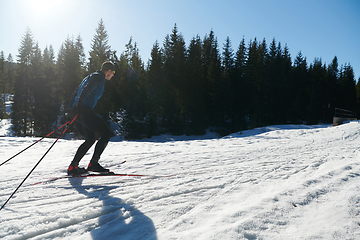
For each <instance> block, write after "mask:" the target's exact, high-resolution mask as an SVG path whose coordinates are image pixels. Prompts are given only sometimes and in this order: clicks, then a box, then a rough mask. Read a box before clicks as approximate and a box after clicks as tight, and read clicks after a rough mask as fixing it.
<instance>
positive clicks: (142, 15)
mask: <svg viewBox="0 0 360 240" xmlns="http://www.w3.org/2000/svg"><path fill="white" fill-rule="evenodd" d="M0 11H1V12H0V29H1V37H0V51H3V52H4V55H5V58H7V56H8V55H9V54H10V53H11V54H12V56H13V59H14V61H16V59H17V57H16V55H17V54H18V49H19V47H20V43H21V39H22V37H23V36H24V34H25V32H26V29H27V28H29V29H30V30H31V32H32V34H33V39H34V40H35V41H36V42H38V44H39V47H40V48H41V50H42V51H43V50H44V49H45V47H46V46H48V47H49V46H50V45H52V47H53V49H54V51H55V54H56V56H57V54H58V51H59V49H60V46H61V44H62V43H63V42H64V41H65V40H66V38H67V37H70V38H72V37H73V38H74V39H76V37H77V36H79V35H80V37H81V38H82V40H83V46H84V49H85V52H86V53H87V54H88V52H89V51H90V48H91V40H92V39H93V37H94V35H95V31H96V28H97V27H98V24H99V22H100V19H103V22H104V25H105V29H106V30H107V33H108V35H109V45H110V46H111V48H112V49H113V50H116V51H117V53H118V55H120V54H121V53H122V52H123V51H125V44H127V43H128V42H129V40H130V37H132V38H133V41H134V42H136V43H137V46H138V49H139V51H140V56H141V58H142V60H143V61H144V63H145V64H146V63H147V62H148V60H149V58H150V53H151V49H152V47H153V45H154V43H155V42H156V41H158V42H159V43H160V44H161V45H162V43H163V41H164V39H165V37H166V35H168V34H171V32H172V30H173V28H174V25H175V24H176V25H177V27H178V30H179V32H180V33H181V34H182V35H183V37H184V39H185V41H186V45H187V46H189V43H190V40H191V39H192V38H193V37H195V36H196V35H199V36H200V37H201V38H202V39H203V38H204V37H205V36H206V34H209V33H210V31H211V30H213V31H214V33H215V36H216V37H217V39H218V43H219V50H222V47H223V44H224V43H225V40H226V38H227V37H229V38H230V40H231V43H232V49H233V50H234V51H236V50H237V49H238V46H239V44H240V42H241V40H242V38H244V39H245V42H246V43H247V44H248V43H249V42H250V41H251V40H254V39H255V38H256V39H257V40H259V41H262V40H263V39H265V40H266V42H267V44H268V45H269V44H270V43H271V41H272V40H273V39H274V38H275V40H276V42H277V43H279V42H280V43H281V45H282V46H283V47H284V46H285V44H286V45H287V46H288V48H289V50H290V54H291V57H292V59H294V58H295V57H296V56H297V54H298V53H299V52H300V51H301V53H302V55H303V56H305V57H306V59H307V62H308V64H310V63H313V62H314V59H315V58H321V60H322V63H323V64H326V65H328V64H330V63H331V61H332V60H333V58H334V57H335V56H337V58H338V62H339V67H340V66H341V65H345V64H350V65H351V66H352V67H353V69H354V73H355V79H356V80H358V79H359V77H360V44H359V40H360V1H358V0H342V1H338V0H301V1H298V0H271V1H270V0H251V1H250V0H246V1H245V0H221V1H220V0H218V1H215V0H183V1H180V0H177V1H173V0H153V1H149V0H131V1H126V0H102V1H98V0H51V1H49V0H12V1H8V0H0Z"/></svg>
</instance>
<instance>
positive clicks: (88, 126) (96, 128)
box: [67, 61, 115, 175]
mask: <svg viewBox="0 0 360 240" xmlns="http://www.w3.org/2000/svg"><path fill="white" fill-rule="evenodd" d="M114 74H115V65H114V64H113V63H112V62H109V61H107V62H104V63H103V64H102V65H101V69H100V70H98V71H96V72H94V73H91V74H90V75H88V76H87V77H85V78H84V79H83V80H82V82H81V84H80V85H79V86H78V88H77V89H76V90H75V92H74V93H73V95H72V96H71V100H70V103H69V116H70V117H71V118H72V119H73V118H74V117H75V116H76V114H78V116H77V118H76V120H75V121H74V124H75V127H76V129H77V130H78V131H79V133H80V134H81V135H82V136H83V137H84V138H85V142H84V143H83V144H81V145H80V147H79V148H78V150H77V152H76V154H75V156H74V159H73V160H72V162H71V164H70V166H69V168H68V170H67V174H68V175H76V174H82V173H86V172H87V171H94V172H109V169H105V168H103V167H102V166H101V165H100V164H99V159H100V155H101V154H102V153H103V151H104V149H105V147H106V146H107V144H108V142H109V141H110V138H112V137H113V136H115V134H114V132H113V131H112V130H111V129H110V128H109V126H108V125H107V124H106V122H105V121H104V120H103V119H101V118H100V117H99V116H98V115H97V114H96V113H95V112H94V107H95V105H96V103H97V101H98V100H99V99H100V97H101V96H102V94H103V91H104V86H105V81H106V80H110V79H111V78H112V77H113V76H114ZM96 140H98V142H97V143H96V145H95V150H94V153H93V156H92V158H91V160H90V163H89V165H88V168H87V169H85V168H80V167H79V162H80V160H81V159H82V158H83V157H84V155H85V154H86V153H87V151H88V150H89V149H90V148H91V146H92V145H93V144H94V143H95V141H96Z"/></svg>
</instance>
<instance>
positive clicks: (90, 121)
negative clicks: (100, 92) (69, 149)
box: [71, 106, 115, 166]
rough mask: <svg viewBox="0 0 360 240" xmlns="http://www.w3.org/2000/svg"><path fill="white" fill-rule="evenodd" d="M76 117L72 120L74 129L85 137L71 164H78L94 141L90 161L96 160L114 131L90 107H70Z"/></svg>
mask: <svg viewBox="0 0 360 240" xmlns="http://www.w3.org/2000/svg"><path fill="white" fill-rule="evenodd" d="M76 112H77V113H78V117H77V118H76V120H75V121H74V124H75V127H76V129H77V130H78V131H79V133H80V134H81V135H82V136H83V137H84V138H85V142H84V143H83V144H81V145H80V147H79V148H78V150H77V152H76V154H75V156H74V159H73V161H72V162H71V165H73V166H78V165H79V162H80V160H81V159H82V158H83V157H84V156H85V154H86V153H87V151H88V150H89V149H90V148H91V146H92V145H93V144H94V143H95V141H96V140H98V142H97V143H96V145H95V151H94V154H93V156H92V158H91V162H93V163H95V162H98V161H99V159H100V155H101V154H102V153H103V151H104V149H105V148H106V146H107V144H108V142H109V141H110V138H112V137H113V136H115V134H114V132H113V131H112V130H111V129H110V128H109V126H108V125H107V124H106V122H105V121H104V120H103V119H102V118H100V117H99V116H98V115H97V114H96V113H95V112H94V111H93V110H92V109H91V108H89V107H87V106H82V107H80V108H79V109H72V111H71V115H73V117H75V115H76Z"/></svg>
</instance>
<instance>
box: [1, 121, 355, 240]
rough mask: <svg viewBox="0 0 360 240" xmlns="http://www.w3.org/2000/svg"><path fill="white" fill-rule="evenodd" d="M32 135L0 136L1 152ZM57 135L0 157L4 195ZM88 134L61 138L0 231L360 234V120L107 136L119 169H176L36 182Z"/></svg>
mask: <svg viewBox="0 0 360 240" xmlns="http://www.w3.org/2000/svg"><path fill="white" fill-rule="evenodd" d="M36 140H37V139H34V138H15V137H3V138H0V156H2V157H1V158H2V160H1V162H2V161H4V160H6V159H8V158H10V157H11V156H13V155H14V154H16V153H17V152H19V151H20V150H22V149H23V148H25V147H27V146H28V145H30V144H32V143H33V142H34V141H36ZM54 141H55V139H44V140H43V141H41V142H39V143H38V144H36V145H34V146H33V147H32V148H31V149H29V150H27V151H26V152H24V153H22V154H21V155H19V156H17V157H16V158H14V159H13V160H11V161H10V162H9V163H7V164H5V165H4V166H1V168H2V169H1V170H2V171H3V174H2V177H1V180H0V182H1V184H0V201H1V204H2V203H3V202H5V201H6V200H7V198H8V197H9V196H10V194H11V193H12V192H13V191H14V190H15V188H16V187H17V186H18V184H20V182H21V180H22V179H23V178H24V177H25V176H26V174H27V173H28V172H29V171H30V170H31V168H32V167H33V166H34V165H35V164H36V162H37V161H38V160H39V159H40V158H41V156H42V155H43V154H44V153H45V152H46V150H47V149H48V148H49V147H50V145H51V144H52V143H53V142H54ZM81 142H82V141H72V140H59V142H58V143H56V145H55V146H54V148H53V150H51V151H50V152H49V154H48V155H47V156H46V157H45V158H44V160H43V162H41V163H40V165H39V166H38V167H37V168H36V170H35V171H34V172H33V174H32V175H31V176H30V178H29V179H28V180H27V181H26V182H25V183H24V185H23V186H22V187H21V188H20V189H19V191H18V192H17V193H16V194H15V195H14V197H13V198H12V199H11V200H10V201H9V203H8V204H7V205H6V207H5V208H4V209H2V210H1V211H0V225H1V229H0V238H1V239H149V240H155V239H166V240H167V239H204V240H205V239H206V240H207V239H245V240H246V239H247V240H254V239H360V220H359V215H360V210H359V209H360V208H359V207H360V194H359V193H360V183H359V180H360V162H359V150H358V149H359V145H360V124H359V123H358V122H351V123H348V124H344V125H341V126H338V127H331V126H293V125H291V126H286V125H285V126H270V127H264V128H259V129H255V130H251V131H245V132H243V133H236V134H232V135H230V136H227V137H225V138H222V139H205V140H183V141H161V142H156V141H120V142H110V143H109V145H108V147H107V149H106V150H105V152H104V154H103V156H102V159H101V163H102V164H103V165H104V166H105V167H110V168H111V170H113V171H114V172H116V173H128V174H130V173H134V174H147V175H155V176H160V175H169V174H172V176H171V177H148V178H139V177H99V178H86V179H77V178H76V179H60V180H56V181H54V182H51V183H48V184H39V185H34V186H33V185H31V183H35V182H39V181H43V180H44V178H46V177H53V176H60V175H62V174H66V168H67V166H68V164H69V163H70V161H71V159H72V156H73V154H74V153H75V152H76V149H77V147H78V146H79V145H80V144H81ZM92 152H93V149H91V150H90V151H89V154H87V155H86V156H85V158H84V159H83V160H82V162H81V165H84V166H85V165H86V164H87V163H88V160H89V159H90V158H91V153H92ZM123 161H126V163H124V164H120V163H121V162H123Z"/></svg>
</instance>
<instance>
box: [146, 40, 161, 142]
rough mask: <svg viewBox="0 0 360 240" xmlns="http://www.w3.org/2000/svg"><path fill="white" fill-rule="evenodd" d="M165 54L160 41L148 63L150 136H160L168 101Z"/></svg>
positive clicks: (156, 43) (153, 48)
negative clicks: (165, 79) (164, 71)
mask: <svg viewBox="0 0 360 240" xmlns="http://www.w3.org/2000/svg"><path fill="white" fill-rule="evenodd" d="M163 70H164V61H163V54H162V50H161V48H160V45H159V43H158V41H156V42H155V43H154V45H153V47H152V49H151V58H150V60H149V63H148V68H147V71H146V74H147V88H146V89H147V109H148V114H149V116H148V127H149V128H148V131H147V133H148V136H152V135H158V134H160V133H163V132H162V131H161V124H160V120H161V119H162V116H163V115H164V113H163V111H164V107H165V102H166V99H165V98H164V96H165V94H164V92H165V89H166V86H165V83H164V74H163Z"/></svg>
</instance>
